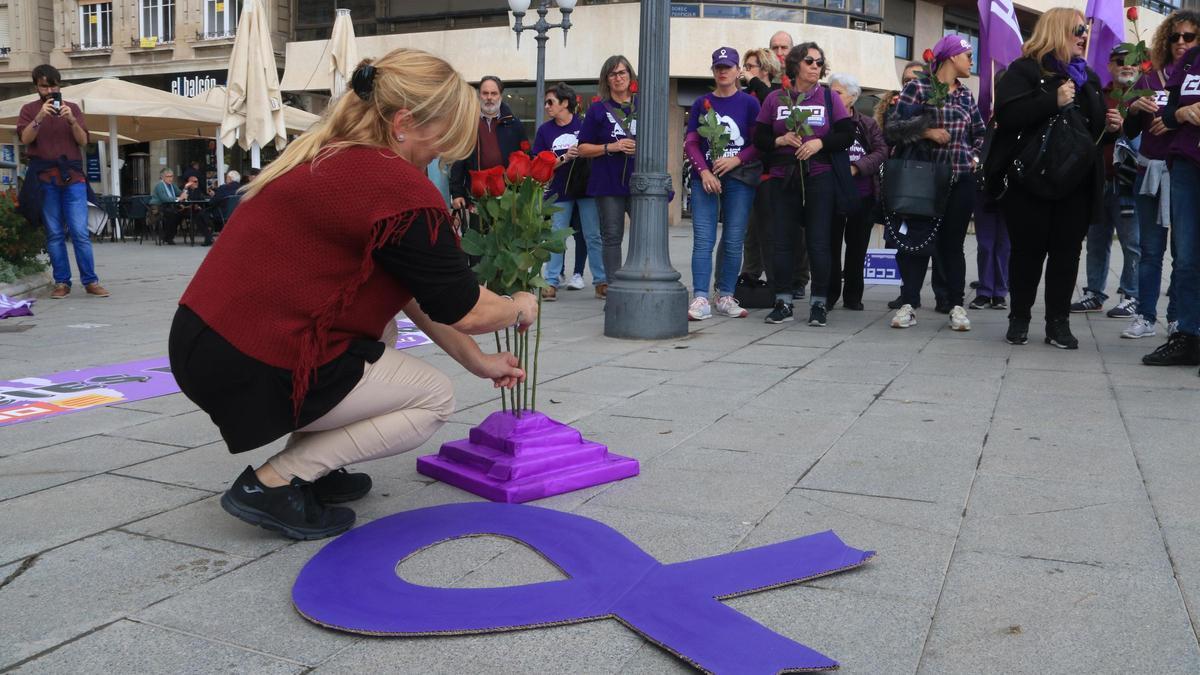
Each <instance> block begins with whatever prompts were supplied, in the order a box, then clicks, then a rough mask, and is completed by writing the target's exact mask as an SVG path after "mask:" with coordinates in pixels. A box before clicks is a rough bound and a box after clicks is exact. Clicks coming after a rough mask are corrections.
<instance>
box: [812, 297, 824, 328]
mask: <svg viewBox="0 0 1200 675" xmlns="http://www.w3.org/2000/svg"><path fill="white" fill-rule="evenodd" d="M826 315H827V312H826V311H825V303H823V302H814V303H813V304H812V308H811V309H809V310H808V325H810V326H824V325H825V319H826Z"/></svg>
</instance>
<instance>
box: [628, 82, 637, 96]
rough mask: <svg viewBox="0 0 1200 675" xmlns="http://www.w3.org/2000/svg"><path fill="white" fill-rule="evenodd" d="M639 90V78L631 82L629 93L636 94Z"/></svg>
mask: <svg viewBox="0 0 1200 675" xmlns="http://www.w3.org/2000/svg"><path fill="white" fill-rule="evenodd" d="M637 90H638V85H637V80H634V81H633V82H630V83H629V93H631V94H636V93H637Z"/></svg>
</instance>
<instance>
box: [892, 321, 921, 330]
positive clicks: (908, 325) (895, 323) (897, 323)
mask: <svg viewBox="0 0 1200 675" xmlns="http://www.w3.org/2000/svg"><path fill="white" fill-rule="evenodd" d="M915 325H917V320H916V319H913V320H912V321H910V322H908V323H904V322H901V321H892V328H912V327H913V326H915Z"/></svg>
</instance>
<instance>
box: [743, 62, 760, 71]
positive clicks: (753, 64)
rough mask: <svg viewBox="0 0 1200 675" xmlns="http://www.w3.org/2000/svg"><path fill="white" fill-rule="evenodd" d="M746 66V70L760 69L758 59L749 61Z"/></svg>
mask: <svg viewBox="0 0 1200 675" xmlns="http://www.w3.org/2000/svg"><path fill="white" fill-rule="evenodd" d="M745 68H746V70H758V63H757V62H756V61H747V62H746V66H745Z"/></svg>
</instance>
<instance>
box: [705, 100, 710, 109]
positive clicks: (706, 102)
mask: <svg viewBox="0 0 1200 675" xmlns="http://www.w3.org/2000/svg"><path fill="white" fill-rule="evenodd" d="M704 109H705V110H712V101H710V100H708V99H704Z"/></svg>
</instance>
